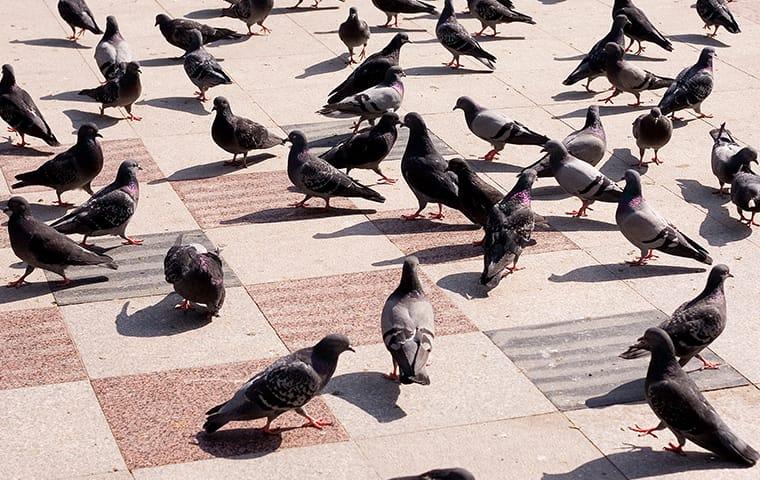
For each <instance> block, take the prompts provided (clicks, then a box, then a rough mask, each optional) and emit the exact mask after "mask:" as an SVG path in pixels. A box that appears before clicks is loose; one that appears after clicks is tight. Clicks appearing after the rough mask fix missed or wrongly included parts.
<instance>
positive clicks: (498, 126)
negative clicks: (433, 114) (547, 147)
mask: <svg viewBox="0 0 760 480" xmlns="http://www.w3.org/2000/svg"><path fill="white" fill-rule="evenodd" d="M457 109H458V110H462V112H464V119H465V121H466V122H467V127H468V128H469V129H470V131H471V132H472V133H474V134H475V135H476V136H477V137H478V138H481V139H483V140H485V141H486V142H488V143H490V144H491V145H492V146H493V149H492V150H491V151H489V152H488V153H486V154H485V156H484V157H483V159H484V160H488V161H491V160H494V159H495V158H496V156H497V155H499V152H501V151H502V150H503V149H504V146H505V145H506V144H508V143H511V144H512V145H543V144H545V143H546V142H547V141H548V140H549V137H547V136H546V135H541V134H540V133H536V132H534V131H533V130H531V129H530V128H528V127H526V126H525V125H523V124H522V123H520V122H518V121H515V120H512V119H511V118H509V117H507V116H506V115H504V114H503V113H501V112H497V111H496V110H489V109H487V108H484V107H482V106H480V105H478V104H477V103H475V101H474V100H473V99H472V98H470V97H459V98H458V99H457V103H456V105H454V110H457Z"/></svg>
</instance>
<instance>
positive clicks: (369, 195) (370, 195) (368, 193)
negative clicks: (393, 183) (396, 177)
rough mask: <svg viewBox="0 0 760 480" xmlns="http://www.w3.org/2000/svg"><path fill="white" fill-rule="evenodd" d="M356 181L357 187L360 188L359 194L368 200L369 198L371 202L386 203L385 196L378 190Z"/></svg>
mask: <svg viewBox="0 0 760 480" xmlns="http://www.w3.org/2000/svg"><path fill="white" fill-rule="evenodd" d="M354 183H356V187H357V188H358V192H357V196H359V197H361V198H364V199H366V200H369V201H371V202H377V203H385V197H384V196H382V195H380V194H379V193H377V192H376V191H374V190H372V189H371V188H369V187H365V186H364V185H362V184H360V183H358V182H354Z"/></svg>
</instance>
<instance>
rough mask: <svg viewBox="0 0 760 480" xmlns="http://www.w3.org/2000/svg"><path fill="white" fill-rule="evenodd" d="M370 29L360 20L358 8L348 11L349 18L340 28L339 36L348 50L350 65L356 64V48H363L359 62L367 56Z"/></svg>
mask: <svg viewBox="0 0 760 480" xmlns="http://www.w3.org/2000/svg"><path fill="white" fill-rule="evenodd" d="M369 34H370V32H369V27H368V26H367V22H365V21H364V20H362V19H360V18H359V12H358V11H357V10H356V7H351V8H349V9H348V18H347V19H346V21H345V22H343V23H341V24H340V26H339V27H338V36H339V37H340V39H341V41H342V42H343V43H344V44H345V45H346V47H347V48H348V63H349V64H351V63H356V60H354V48H359V47H362V51H361V53H360V54H359V60H364V57H365V56H366V55H367V42H369Z"/></svg>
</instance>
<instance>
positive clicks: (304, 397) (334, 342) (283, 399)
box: [203, 334, 354, 434]
mask: <svg viewBox="0 0 760 480" xmlns="http://www.w3.org/2000/svg"><path fill="white" fill-rule="evenodd" d="M345 351H350V352H353V351H354V349H353V348H352V347H351V344H350V342H349V340H348V338H346V337H345V336H344V335H336V334H332V335H327V336H326V337H325V338H323V339H322V340H320V341H319V343H317V344H316V345H314V346H313V347H308V348H302V349H300V350H296V351H295V352H293V353H291V354H289V355H286V356H284V357H282V358H280V359H279V360H277V361H276V362H274V363H272V364H271V365H269V366H268V367H267V368H266V369H265V370H264V371H263V372H260V373H258V374H256V375H255V376H254V377H253V378H251V379H250V380H248V381H247V382H246V383H245V384H244V385H243V386H242V387H241V388H240V390H238V391H237V392H235V395H234V396H233V397H232V398H231V399H229V400H228V401H226V402H224V403H222V404H220V405H217V406H215V407H214V408H212V409H211V410H209V411H208V412H206V415H207V418H206V423H204V424H203V430H205V431H206V433H207V434H211V433H214V432H216V431H217V430H219V429H220V428H222V427H223V426H224V425H226V424H227V423H229V422H235V421H250V420H257V419H259V418H266V419H267V423H266V425H265V426H264V428H263V431H264V433H276V430H273V429H272V428H271V424H272V421H274V420H275V419H276V418H277V417H279V416H280V415H282V414H283V413H285V412H288V411H290V410H295V412H296V413H297V414H299V415H301V416H302V417H304V418H305V419H306V420H307V421H308V423H306V424H305V425H304V427H313V428H318V429H320V430H321V429H322V428H324V427H326V426H328V425H330V423H329V422H327V421H324V420H317V419H314V418H312V417H310V416H309V414H307V413H306V411H305V410H304V408H303V407H304V405H306V404H307V403H308V402H309V401H310V400H311V399H312V398H314V397H316V396H317V395H319V394H320V393H321V392H322V389H324V388H325V386H327V383H328V382H329V381H330V379H331V378H332V376H333V374H334V373H335V368H336V367H337V366H338V357H339V356H340V354H341V353H343V352H345Z"/></svg>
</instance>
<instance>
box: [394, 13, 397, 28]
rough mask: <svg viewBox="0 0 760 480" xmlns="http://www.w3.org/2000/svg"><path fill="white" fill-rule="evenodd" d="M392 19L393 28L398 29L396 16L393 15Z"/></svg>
mask: <svg viewBox="0 0 760 480" xmlns="http://www.w3.org/2000/svg"><path fill="white" fill-rule="evenodd" d="M393 18H394V21H393V26H394V27H396V28H398V14H396V15H394V16H393Z"/></svg>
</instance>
